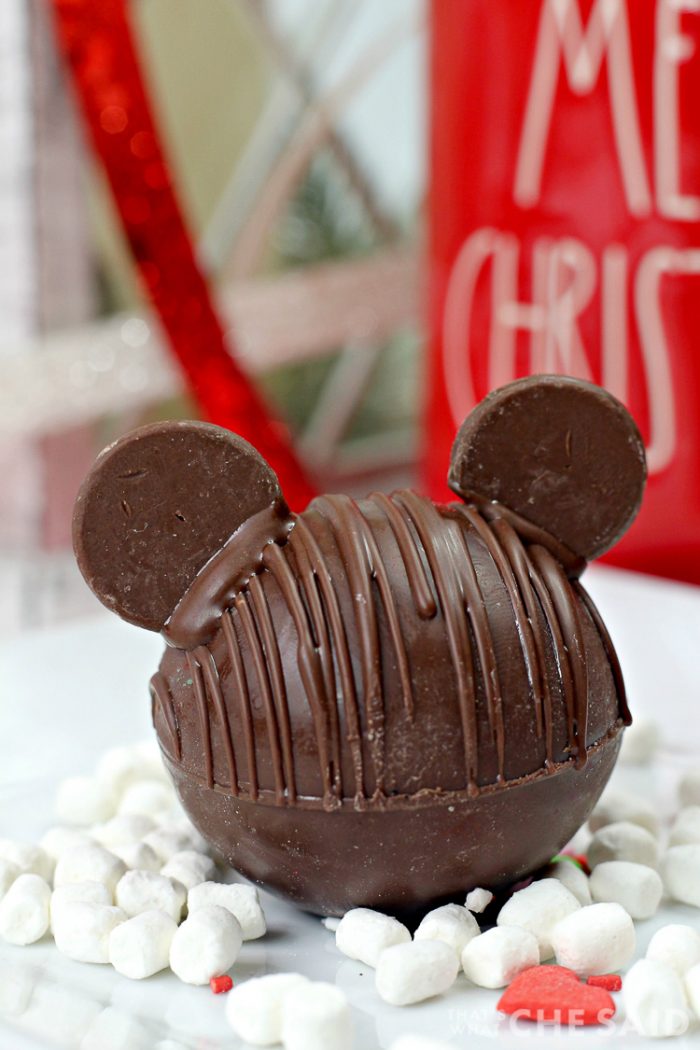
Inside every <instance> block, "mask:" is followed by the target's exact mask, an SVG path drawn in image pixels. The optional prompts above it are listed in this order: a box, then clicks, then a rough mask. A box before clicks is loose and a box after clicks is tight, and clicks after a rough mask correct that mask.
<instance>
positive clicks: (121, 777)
mask: <svg viewBox="0 0 700 1050" xmlns="http://www.w3.org/2000/svg"><path fill="white" fill-rule="evenodd" d="M95 773H96V776H97V778H98V780H100V781H101V782H102V783H103V784H105V785H106V786H107V787H108V788H109V789H110V791H111V792H112V793H113V794H114V795H115V796H117V797H119V796H121V795H123V793H124V792H125V791H126V789H127V788H128V787H130V786H131V785H132V784H134V783H135V782H136V781H137V780H163V779H165V778H166V777H167V773H166V772H165V769H164V767H163V762H162V760H161V759H160V756H159V755H155V754H154V753H153V752H152V751H151V752H150V754H149V753H148V752H147V751H146V750H145V749H144V748H143V747H140V746H139V745H138V744H137V745H132V746H131V747H113V748H110V749H109V751H105V752H104V754H103V755H102V756H101V757H100V760H99V761H98V763H97V769H96V771H95Z"/></svg>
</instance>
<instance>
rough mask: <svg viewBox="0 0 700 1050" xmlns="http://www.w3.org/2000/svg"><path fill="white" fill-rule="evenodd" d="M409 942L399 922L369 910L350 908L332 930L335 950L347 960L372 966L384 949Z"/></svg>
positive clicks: (404, 929)
mask: <svg viewBox="0 0 700 1050" xmlns="http://www.w3.org/2000/svg"><path fill="white" fill-rule="evenodd" d="M410 940H411V935H410V933H409V932H408V930H407V929H406V927H405V926H404V925H403V923H401V922H399V921H398V919H393V918H392V917H391V916H390V915H384V914H382V912H380V911H372V909H371V908H352V909H351V910H350V911H348V912H346V913H345V915H344V916H343V917H342V919H341V920H340V925H339V926H338V929H337V930H336V931H335V944H336V947H337V949H338V951H340V952H342V953H343V955H347V956H348V958H349V959H357V960H358V961H359V962H362V963H364V964H365V965H366V966H374V967H376V965H377V962H378V961H379V956H380V955H381V953H382V952H383V951H384V949H385V948H390V947H392V946H393V945H395V944H405V943H407V942H408V941H410Z"/></svg>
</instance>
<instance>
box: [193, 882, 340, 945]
mask: <svg viewBox="0 0 700 1050" xmlns="http://www.w3.org/2000/svg"><path fill="white" fill-rule="evenodd" d="M209 904H219V905H220V906H221V907H222V908H226V909H227V911H230V912H231V914H232V915H233V916H235V918H236V919H238V922H239V923H240V926H241V929H242V931H243V940H244V941H253V940H255V939H256V938H257V937H263V936H264V935H265V933H266V931H267V925H266V923H265V914H264V912H263V910H262V907H261V906H260V897H259V894H258V891H257V890H256V888H255V886H246V885H244V884H243V883H240V882H232V883H222V882H200V883H199V885H197V886H193V887H192V889H191V890H190V892H189V893H188V894H187V910H188V911H189V912H190V913H191V912H193V911H196V910H197V909H198V908H203V907H206V906H207V905H209ZM336 922H338V923H339V922H340V920H339V919H338V920H336Z"/></svg>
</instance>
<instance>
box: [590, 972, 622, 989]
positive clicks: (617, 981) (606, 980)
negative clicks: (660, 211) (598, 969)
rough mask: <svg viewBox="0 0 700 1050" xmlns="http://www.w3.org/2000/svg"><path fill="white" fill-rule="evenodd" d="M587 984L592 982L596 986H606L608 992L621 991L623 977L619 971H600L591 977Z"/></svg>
mask: <svg viewBox="0 0 700 1050" xmlns="http://www.w3.org/2000/svg"><path fill="white" fill-rule="evenodd" d="M586 984H592V985H593V987H594V988H605V990H606V992H619V991H620V989H621V988H622V978H621V977H620V975H619V974H618V973H599V974H596V975H595V976H594V977H589V978H588V980H587V981H586Z"/></svg>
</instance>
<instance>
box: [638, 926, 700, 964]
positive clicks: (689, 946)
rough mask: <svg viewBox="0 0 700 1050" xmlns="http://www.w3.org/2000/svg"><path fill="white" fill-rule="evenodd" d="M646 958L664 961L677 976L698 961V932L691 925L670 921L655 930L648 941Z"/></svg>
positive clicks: (699, 954) (699, 948)
mask: <svg viewBox="0 0 700 1050" xmlns="http://www.w3.org/2000/svg"><path fill="white" fill-rule="evenodd" d="M646 957H647V959H654V960H655V961H656V962H662V963H666V965H667V966H670V967H671V969H672V970H675V971H676V973H677V974H678V976H679V977H684V976H685V974H686V973H687V972H688V970H690V969H692V968H693V967H694V966H696V965H697V964H698V963H700V934H698V933H697V931H696V930H694V929H693V927H692V926H684V925H682V924H681V923H670V924H669V925H668V926H662V927H661V929H660V930H657V931H656V933H655V934H654V936H653V937H652V938H651V940H650V941H649V947H648V948H647V954H646Z"/></svg>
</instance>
